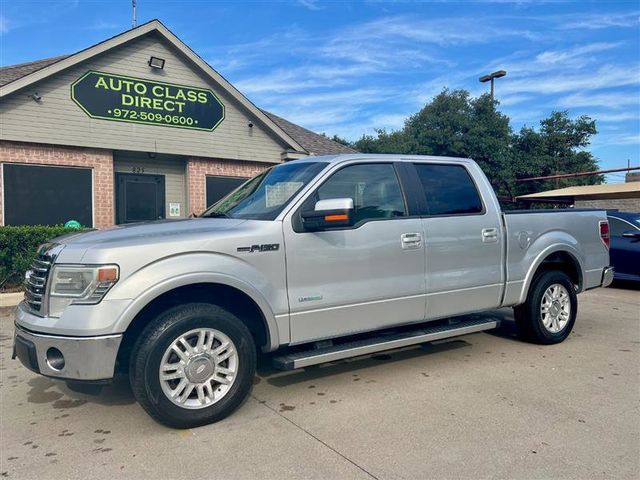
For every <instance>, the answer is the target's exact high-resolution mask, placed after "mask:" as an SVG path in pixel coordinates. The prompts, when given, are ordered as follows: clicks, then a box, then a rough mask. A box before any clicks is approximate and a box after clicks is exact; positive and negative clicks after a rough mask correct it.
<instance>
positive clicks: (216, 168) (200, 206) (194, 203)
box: [187, 157, 269, 214]
mask: <svg viewBox="0 0 640 480" xmlns="http://www.w3.org/2000/svg"><path fill="white" fill-rule="evenodd" d="M268 167H269V165H265V164H264V163H261V162H246V161H237V160H217V159H213V158H202V157H192V158H190V159H189V160H188V161H187V184H188V188H189V213H195V214H200V213H202V212H203V211H204V209H205V208H206V190H205V186H206V177H207V175H222V176H226V177H253V176H254V175H256V174H258V173H260V172H261V171H263V170H264V169H265V168H268Z"/></svg>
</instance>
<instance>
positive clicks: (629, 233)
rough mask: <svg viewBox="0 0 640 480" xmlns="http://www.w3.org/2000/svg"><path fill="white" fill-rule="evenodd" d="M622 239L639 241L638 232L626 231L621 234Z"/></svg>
mask: <svg viewBox="0 0 640 480" xmlns="http://www.w3.org/2000/svg"><path fill="white" fill-rule="evenodd" d="M622 236H623V237H624V238H634V239H636V240H639V239H640V232H638V231H635V230H628V231H626V232H624V233H623V234H622Z"/></svg>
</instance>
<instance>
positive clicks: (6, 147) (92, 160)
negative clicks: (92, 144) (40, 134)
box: [0, 141, 114, 228]
mask: <svg viewBox="0 0 640 480" xmlns="http://www.w3.org/2000/svg"><path fill="white" fill-rule="evenodd" d="M0 163H30V164H38V165H59V166H70V167H88V168H91V169H93V182H94V187H93V191H94V197H93V211H94V219H93V221H94V227H96V228H104V227H109V226H111V225H113V223H114V207H113V198H114V194H113V154H112V152H111V150H102V149H95V148H75V147H61V146H57V145H40V144H33V143H19V142H7V141H0ZM2 188H3V187H2V182H0V202H2ZM1 207H2V204H1V203H0V225H2V224H4V219H3V218H2V213H1V212H2V208H1Z"/></svg>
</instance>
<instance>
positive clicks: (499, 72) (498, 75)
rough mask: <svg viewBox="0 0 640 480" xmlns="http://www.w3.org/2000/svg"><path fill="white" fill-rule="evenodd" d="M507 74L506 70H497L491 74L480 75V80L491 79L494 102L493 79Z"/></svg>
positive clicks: (483, 81) (482, 81) (486, 80)
mask: <svg viewBox="0 0 640 480" xmlns="http://www.w3.org/2000/svg"><path fill="white" fill-rule="evenodd" d="M506 74H507V72H506V71H504V70H498V71H497V72H493V73H490V74H489V75H483V76H481V77H480V79H479V80H480V82H481V83H485V82H488V81H491V101H492V102H493V80H494V79H495V78H500V77H504V76H505V75H506Z"/></svg>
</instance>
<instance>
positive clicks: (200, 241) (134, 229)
mask: <svg viewBox="0 0 640 480" xmlns="http://www.w3.org/2000/svg"><path fill="white" fill-rule="evenodd" d="M245 223H247V220H237V219H231V218H194V219H187V220H160V221H155V222H148V223H137V224H131V225H123V226H118V227H114V228H110V229H108V230H93V231H90V232H84V233H72V234H69V235H64V236H61V237H58V238H56V239H55V240H53V243H57V244H59V245H61V246H62V249H61V251H60V253H59V255H58V260H57V262H58V263H103V262H105V261H108V262H118V261H120V260H121V254H122V253H124V252H126V253H127V257H128V258H129V260H128V261H131V257H138V258H147V259H148V260H150V259H151V257H156V258H159V257H162V256H165V255H168V254H169V255H170V254H177V253H179V252H183V251H189V250H198V249H206V250H216V244H217V243H218V240H219V239H220V238H223V237H228V236H229V235H233V234H234V233H232V231H234V230H236V229H237V228H238V227H239V226H240V225H242V224H245ZM249 223H251V222H249Z"/></svg>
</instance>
